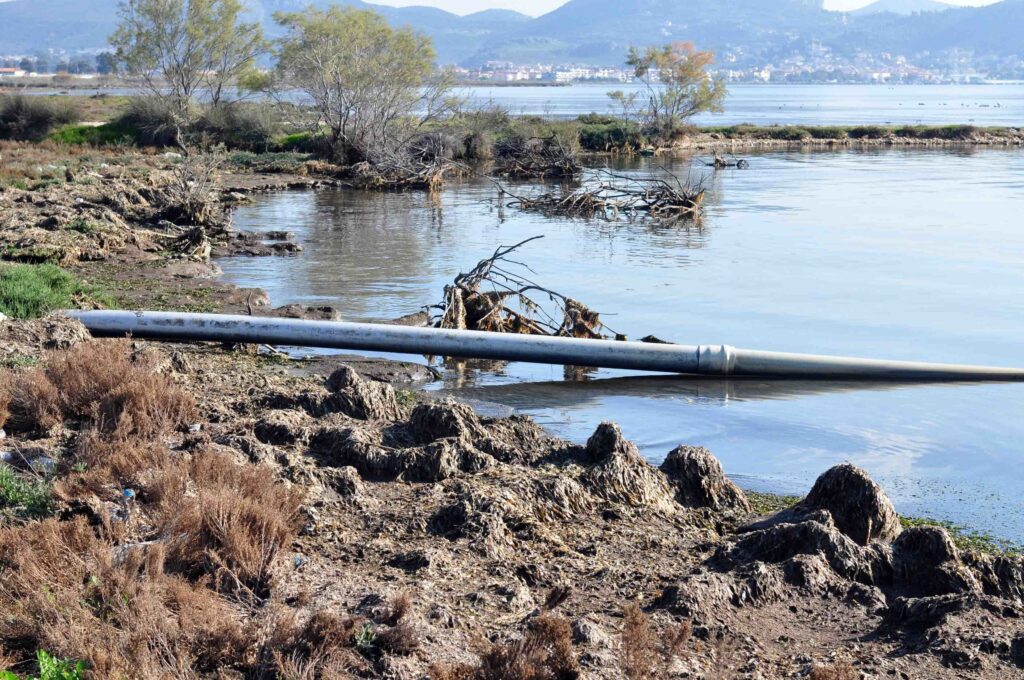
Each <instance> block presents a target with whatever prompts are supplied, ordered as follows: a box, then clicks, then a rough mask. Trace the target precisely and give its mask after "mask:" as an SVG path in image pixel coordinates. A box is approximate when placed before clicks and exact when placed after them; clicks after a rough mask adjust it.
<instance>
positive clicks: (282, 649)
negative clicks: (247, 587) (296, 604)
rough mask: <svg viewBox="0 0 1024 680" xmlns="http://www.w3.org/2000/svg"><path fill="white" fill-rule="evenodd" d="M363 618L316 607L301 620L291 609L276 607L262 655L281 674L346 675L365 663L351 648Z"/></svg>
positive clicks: (320, 678)
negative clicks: (281, 609)
mask: <svg viewBox="0 0 1024 680" xmlns="http://www.w3.org/2000/svg"><path fill="white" fill-rule="evenodd" d="M363 623H364V620H363V619H359V618H354V617H349V616H339V615H338V614H335V613H334V612H329V611H326V610H317V611H315V612H313V613H312V614H310V615H309V616H308V617H307V618H306V619H305V620H304V621H303V620H302V616H301V615H300V612H299V611H297V610H294V609H286V610H284V611H277V612H276V613H275V616H274V621H273V625H272V629H271V631H270V634H269V636H268V637H267V640H266V642H265V644H264V651H263V656H264V657H266V658H269V659H270V660H271V667H272V668H273V669H274V670H276V672H277V673H278V675H279V677H283V678H308V679H309V680H329V679H331V678H350V677H354V676H353V675H352V674H351V671H352V670H356V669H359V668H360V667H362V666H365V665H366V663H365V661H364V660H362V659H361V657H359V656H358V655H356V653H355V652H354V651H353V650H352V648H353V647H354V645H355V632H356V629H357V628H359V627H360V626H361V625H363Z"/></svg>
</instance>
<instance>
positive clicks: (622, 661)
mask: <svg viewBox="0 0 1024 680" xmlns="http://www.w3.org/2000/svg"><path fill="white" fill-rule="evenodd" d="M692 635H693V625H692V624H691V623H690V622H689V621H684V622H682V623H677V624H675V625H673V626H670V627H669V628H668V629H667V630H665V632H664V633H663V634H662V636H660V637H659V636H658V635H657V634H656V633H655V632H654V629H653V628H652V627H651V621H650V619H649V618H648V617H647V615H646V614H645V613H644V611H643V609H641V608H640V605H638V604H636V603H635V602H633V603H630V604H628V605H626V607H625V608H624V609H623V611H622V640H621V642H622V645H621V648H620V655H619V666H620V668H621V670H622V673H623V675H624V676H625V677H626V678H627V680H653V679H654V678H662V677H665V676H667V675H668V674H669V668H670V666H671V665H672V661H673V660H674V659H676V658H677V657H679V656H682V654H683V653H684V649H685V647H686V644H687V643H688V642H689V641H690V638H691V637H692Z"/></svg>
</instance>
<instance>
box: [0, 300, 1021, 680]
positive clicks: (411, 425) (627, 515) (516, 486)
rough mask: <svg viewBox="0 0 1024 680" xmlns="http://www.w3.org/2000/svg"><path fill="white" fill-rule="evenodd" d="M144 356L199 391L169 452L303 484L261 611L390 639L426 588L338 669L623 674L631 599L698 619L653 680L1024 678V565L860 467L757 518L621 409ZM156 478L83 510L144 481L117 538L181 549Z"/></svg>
mask: <svg viewBox="0 0 1024 680" xmlns="http://www.w3.org/2000/svg"><path fill="white" fill-rule="evenodd" d="M58 331H59V332H58ZM51 337H52V338H57V337H59V338H62V340H61V341H60V343H59V345H47V343H48V342H49V341H48V340H47V338H51ZM0 338H3V339H4V341H5V344H7V343H17V344H18V345H19V346H20V347H22V350H21V351H23V352H25V353H29V354H32V355H33V356H35V357H37V358H38V357H41V355H40V351H41V350H42V348H43V347H46V346H53V347H61V348H66V347H88V345H87V344H84V343H85V338H86V334H85V333H84V332H83V331H82V329H81V328H80V327H78V326H77V324H74V323H71V322H66V321H55V320H52V319H48V320H43V321H37V322H6V323H3V324H0ZM132 351H133V353H134V354H135V355H139V356H142V354H146V355H147V356H149V354H148V353H149V352H155V355H152V356H155V358H149V359H147V360H146V361H147V363H146V364H145V365H146V366H150V367H152V370H155V371H157V372H158V373H159V374H160V375H163V376H166V377H167V378H168V379H170V380H171V381H173V383H174V384H175V385H177V386H179V387H180V388H182V389H183V390H185V391H186V392H187V393H188V394H189V395H191V397H192V399H193V400H194V401H195V406H196V408H195V411H194V415H190V417H189V418H188V421H187V423H184V424H182V426H181V427H180V428H178V429H176V430H174V431H173V432H169V433H168V434H166V435H164V438H165V441H167V442H168V445H169V447H170V449H169V452H168V455H169V456H170V457H171V458H172V459H177V458H180V459H182V460H198V459H201V458H202V457H203V456H206V455H212V454H210V453H207V452H212V451H216V452H217V454H218V455H220V456H226V457H228V458H229V459H230V460H233V461H234V462H235V465H238V466H241V467H242V468H246V467H253V468H254V469H259V470H262V471H264V472H266V473H268V474H271V475H272V476H273V477H274V478H275V479H276V480H278V483H279V484H282V485H284V486H286V487H287V488H290V489H292V490H294V491H296V492H297V493H299V494H300V496H301V499H302V500H301V504H300V506H299V510H298V515H297V516H296V519H295V531H296V534H295V536H294V538H292V539H290V541H289V542H288V544H287V545H286V546H282V548H281V550H280V551H279V552H278V553H277V554H276V556H275V558H274V564H273V573H274V575H275V577H274V579H273V580H272V581H268V583H270V584H271V586H270V591H269V594H268V596H267V599H266V600H265V601H264V603H263V604H260V605H259V606H257V607H256V608H255V609H252V610H251V611H249V613H248V614H246V616H248V617H255V618H256V619H259V617H261V616H264V615H265V614H266V613H267V611H268V608H269V607H270V606H271V603H274V606H275V607H283V609H279V610H275V611H276V613H275V616H276V617H281V616H284V614H285V613H287V612H291V615H292V616H295V617H298V618H299V619H300V620H302V619H304V617H306V616H308V615H309V613H310V612H317V611H331V612H335V613H337V614H346V615H347V614H351V615H353V616H358V617H361V618H360V620H361V621H364V622H366V625H368V626H369V627H370V628H369V630H370V631H376V634H377V635H379V636H381V638H380V639H381V640H384V639H385V637H384V636H385V634H386V635H388V636H392V637H388V638H387V639H389V640H393V636H394V635H397V634H396V633H393V632H392V631H393V630H394V628H396V627H397V625H396V624H395V622H394V621H395V620H394V612H393V611H392V609H391V607H392V605H389V603H393V602H394V601H395V597H396V595H398V594H400V593H401V594H403V597H404V598H406V605H405V608H406V609H407V610H408V613H407V614H406V615H405V617H404V618H403V620H404V621H405V622H406V624H407V628H404V629H403V631H404V633H403V635H404V634H406V633H407V634H408V635H409V636H411V638H410V639H414V640H415V644H411V643H410V644H405V645H392V646H389V645H390V644H391V643H388V644H384V643H383V642H376V643H375V642H373V637H372V636H370V637H367V638H365V639H364V641H363V644H362V646H358V645H355V644H354V643H352V644H349V643H348V642H344V641H343V644H341V647H342V648H343V649H344V650H347V651H346V654H348V653H349V652H351V653H352V656H351V658H350V659H349V661H350V665H349V666H348V668H349V670H348V671H346V672H347V673H349V675H341V676H330V677H365V678H378V677H380V678H383V677H391V678H424V677H434V678H445V677H463V678H471V677H479V678H482V677H499V676H485V675H479V674H478V673H479V671H478V670H474V669H477V668H478V667H479V666H480V664H481V663H483V662H484V661H486V660H487V659H492V658H493V656H494V654H495V653H496V652H495V649H496V648H501V649H507V648H505V647H502V645H506V644H507V643H512V647H513V648H515V643H514V642H513V641H515V640H523V639H529V636H530V635H536V634H537V633H536V631H537V630H538V627H541V628H543V629H545V630H547V628H553V629H557V630H561V628H560V627H561V626H564V630H565V631H568V633H566V635H565V636H564V637H556V639H557V640H560V643H559V644H561V646H560V647H559V649H560V650H561V651H560V652H559V654H560V656H559V659H561V660H560V661H559V663H560V664H561V666H560V667H561V668H563V670H564V669H565V668H569V669H570V671H571V674H569V675H563V676H551V677H588V678H619V677H622V676H623V674H624V664H629V663H637V661H636V659H637V658H638V657H637V654H636V653H635V652H636V650H637V649H642V648H644V647H643V645H642V644H640V643H638V642H637V636H636V635H634V633H635V632H636V630H635V627H636V626H637V625H638V624H637V622H636V620H635V615H633V614H628V615H624V610H625V609H626V608H627V605H629V604H630V603H637V604H639V605H640V606H641V608H642V616H643V617H644V618H645V619H646V621H647V624H646V625H647V626H649V627H650V630H651V634H652V635H655V636H656V638H655V639H656V640H660V639H661V636H662V635H667V634H668V632H669V631H678V630H681V629H680V628H678V627H679V626H683V627H684V628H683V629H685V630H687V631H689V633H688V634H687V635H686V637H685V640H684V642H683V643H682V644H680V645H678V646H676V647H674V648H673V650H674V651H672V653H671V654H668V653H666V652H664V650H663V647H662V645H661V642H660V641H658V642H654V643H652V642H650V641H649V642H648V643H647V647H646V649H647V652H646V654H647V655H648V656H649V657H650V659H651V660H650V663H651V664H652V666H651V668H658V669H660V670H658V671H657V673H655V674H654V675H653V676H651V677H691V678H696V677H729V678H734V677H743V678H791V677H802V676H803V675H805V674H806V673H808V672H809V671H810V670H811V669H812V668H814V667H817V666H836V664H845V663H849V664H852V667H853V668H854V669H856V670H855V673H856V675H853V676H851V677H910V678H918V677H928V678H947V677H948V678H954V677H964V676H965V675H967V676H969V677H978V678H1004V677H1014V676H1015V675H1018V674H1020V673H1022V672H1024V637H1022V628H1021V621H1022V620H1024V619H1022V617H1024V562H1022V560H1021V558H1020V557H1003V556H999V555H992V554H982V553H975V552H962V551H960V550H959V549H958V548H957V547H956V546H955V545H954V544H953V542H952V541H951V539H950V537H949V536H948V534H947V533H946V532H945V531H944V530H943V529H939V528H933V527H920V528H912V529H902V528H901V527H900V524H899V522H898V519H897V517H896V514H895V512H894V510H893V508H892V505H891V503H890V502H889V501H888V499H887V498H886V496H885V494H884V491H883V490H881V489H880V488H878V486H877V485H875V484H874V483H873V482H872V481H871V480H870V478H869V477H868V476H867V474H866V473H865V472H863V471H861V470H859V469H856V468H853V467H852V466H839V467H837V468H833V469H832V470H829V471H823V474H822V476H821V478H820V479H819V480H818V482H817V483H816V484H815V485H814V488H813V489H811V490H810V492H809V494H808V495H807V497H806V498H804V499H803V500H802V501H801V502H800V503H799V504H798V505H797V506H796V507H793V508H789V509H786V510H783V511H781V512H779V513H775V514H773V515H770V516H758V515H757V513H755V512H754V511H752V510H751V506H750V503H749V501H748V499H747V498H746V497H745V495H744V493H743V492H742V491H741V490H739V489H738V488H737V487H736V486H735V485H734V484H733V483H732V482H731V481H730V480H729V479H728V478H727V477H726V476H725V475H724V474H723V472H722V469H721V466H720V465H719V463H718V461H717V460H716V459H715V458H714V456H713V454H712V453H711V452H709V451H707V450H704V449H700V448H695V447H688V446H685V445H681V446H680V447H678V448H676V449H675V450H673V451H672V452H670V453H669V455H668V456H667V458H666V460H665V462H664V463H663V464H662V465H661V466H660V467H657V468H656V467H654V466H652V465H650V464H649V463H648V462H646V461H645V460H644V459H643V458H642V457H641V456H640V455H639V453H638V452H637V449H636V448H635V446H634V445H633V444H632V443H630V442H629V441H627V440H625V439H624V438H623V436H622V434H621V432H620V431H619V429H618V428H617V427H616V426H615V425H612V424H603V425H601V426H600V427H599V428H597V430H596V431H595V432H594V434H593V436H591V437H590V439H589V441H588V442H587V443H586V445H576V444H573V443H570V442H566V441H563V440H560V439H557V438H553V437H551V436H549V435H548V434H547V433H546V432H544V431H543V430H542V429H541V428H539V427H538V426H537V425H536V424H535V423H533V422H532V421H531V420H529V419H527V418H523V417H512V418H484V417H480V416H479V415H477V414H476V413H475V412H474V411H473V410H472V409H471V408H469V407H468V406H465V405H460V404H455V403H449V402H437V403H415V401H414V400H410V399H409V398H408V397H407V396H406V395H405V393H403V392H397V393H396V391H395V390H394V389H393V388H392V387H390V386H389V385H387V384H385V383H382V382H379V381H377V380H374V379H368V378H367V377H364V376H361V375H360V373H359V371H358V370H353V367H352V366H346V365H332V366H330V367H327V366H324V367H319V368H318V369H317V370H313V371H304V370H295V369H296V364H294V363H293V362H290V361H286V360H283V359H271V358H266V357H263V358H260V357H256V358H254V357H252V356H250V355H246V354H244V353H239V352H232V351H225V350H220V349H215V348H201V347H187V348H173V347H154V346H152V345H148V344H146V343H135V344H134V347H133V348H132ZM8 430H9V433H8V434H9V436H8V439H7V441H6V442H4V447H5V448H7V449H9V450H12V449H13V450H19V451H23V452H26V454H27V457H29V458H32V457H33V456H37V455H45V456H47V457H49V458H51V459H52V460H54V461H57V462H56V465H57V467H58V469H59V470H62V471H64V470H67V472H66V474H70V475H74V474H80V473H76V472H75V468H74V466H73V462H74V460H75V456H76V455H78V454H76V453H75V452H76V451H79V450H80V449H79V446H80V442H79V438H80V437H81V436H83V435H81V434H79V432H84V429H83V428H82V427H81V426H79V425H76V424H75V423H74V421H71V422H68V423H67V424H65V425H62V426H60V427H58V428H56V429H52V430H50V431H48V432H43V433H40V432H29V431H25V430H24V429H19V428H14V429H12V428H11V426H10V425H9V426H8ZM64 461H67V464H66V465H65V464H64ZM143 472H144V471H143V470H138V471H135V472H133V473H131V474H130V475H129V477H128V478H124V479H122V480H120V484H117V485H110V486H102V485H101V486H100V487H96V486H95V485H93V486H89V487H85V488H87V489H88V490H87V491H79V492H77V494H78V495H72V496H69V497H66V498H65V500H64V501H63V502H66V503H69V504H70V505H68V506H67V508H73V507H74V508H79V510H78V511H77V512H79V513H81V512H86V513H87V514H86V516H89V515H88V513H96V512H106V510H102V509H103V508H105V507H109V508H111V509H112V510H111V511H113V509H116V507H118V505H117V504H118V502H119V501H117V498H120V495H121V490H120V486H121V485H126V488H131V489H133V490H135V491H134V493H136V494H138V498H139V500H138V502H137V504H136V506H135V507H134V510H133V512H134V513H136V514H135V515H133V517H135V519H134V520H133V523H132V524H131V525H129V526H128V527H126V528H127V529H128V531H127V532H126V533H124V534H123V535H122V538H120V539H118V540H119V541H120V543H117V545H127V544H139V543H144V544H146V545H155V546H159V545H161V544H166V545H167V550H168V551H169V554H171V553H173V551H174V547H173V541H174V538H173V537H174V534H166V533H162V532H161V531H160V530H159V529H158V528H156V527H159V526H160V524H159V522H157V521H155V520H151V517H155V516H156V514H157V509H156V508H157V503H156V499H157V498H159V496H158V495H154V494H155V487H153V486H151V485H153V484H154V483H155V482H154V481H153V480H152V479H150V478H149V477H147V476H146V475H145V474H143ZM62 474H63V473H62ZM123 474H124V473H123ZM65 488H81V487H65ZM73 514H74V513H72V515H73ZM72 515H69V517H70V516H72ZM67 521H70V519H69V520H67ZM115 535H117V534H115ZM148 549H151V548H148ZM166 568H167V569H169V570H172V573H173V569H174V568H175V567H174V566H173V563H172V562H168V563H167V566H166ZM199 587H203V586H201V585H200V586H199ZM624 616H625V618H624ZM275 620H276V619H275ZM389 621H390V622H389ZM559 622H561V623H559ZM360 625H362V624H360ZM2 628H3V627H2V626H0V629H2ZM6 630H10V629H9V628H8V629H6ZM22 630H24V629H22ZM360 630H361V629H360ZM0 632H3V631H2V630H0ZM22 634H24V632H23V633H22ZM351 634H353V635H354V634H355V633H351ZM5 635H6V633H5ZM524 636H525V637H524ZM345 639H346V640H348V639H349V638H345ZM3 644H4V645H5V649H6V650H8V652H9V653H10V652H12V651H13V652H15V653H17V651H18V649H19V647H17V645H14V646H12V639H11V638H10V637H5V638H4V639H3ZM637 645H640V647H637ZM72 649H73V647H72V646H70V645H69V646H68V647H67V648H65V649H59V650H55V651H57V652H59V653H61V654H65V655H66V654H69V653H70V651H71V650H72ZM289 649H290V648H289ZM120 653H122V654H128V653H129V652H127V651H122V652H120ZM295 653H296V654H299V655H300V656H301V654H304V653H305V652H302V651H301V648H299V651H296V652H295ZM126 658H127V657H126ZM503 658H506V657H503ZM545 658H547V659H548V661H545V662H544V663H554V661H553V659H554V657H553V656H551V655H549V656H547V657H545ZM232 659H234V657H232ZM232 663H235V664H244V663H246V662H244V661H242V660H241V657H239V658H238V659H234V660H233V661H232ZM538 663H540V662H538ZM836 667H838V666H836ZM570 671H565V672H570ZM446 674H447V675H446ZM147 677H150V676H147ZM152 677H158V676H157V675H153V676H152ZM311 677H321V676H320V675H315V676H311ZM323 677H328V676H323ZM500 677H508V678H519V677H524V678H525V677H548V676H544V675H541V676H528V675H522V676H520V675H513V674H508V675H502V676H500ZM826 677H827V676H826ZM840 677H841V676H840Z"/></svg>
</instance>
